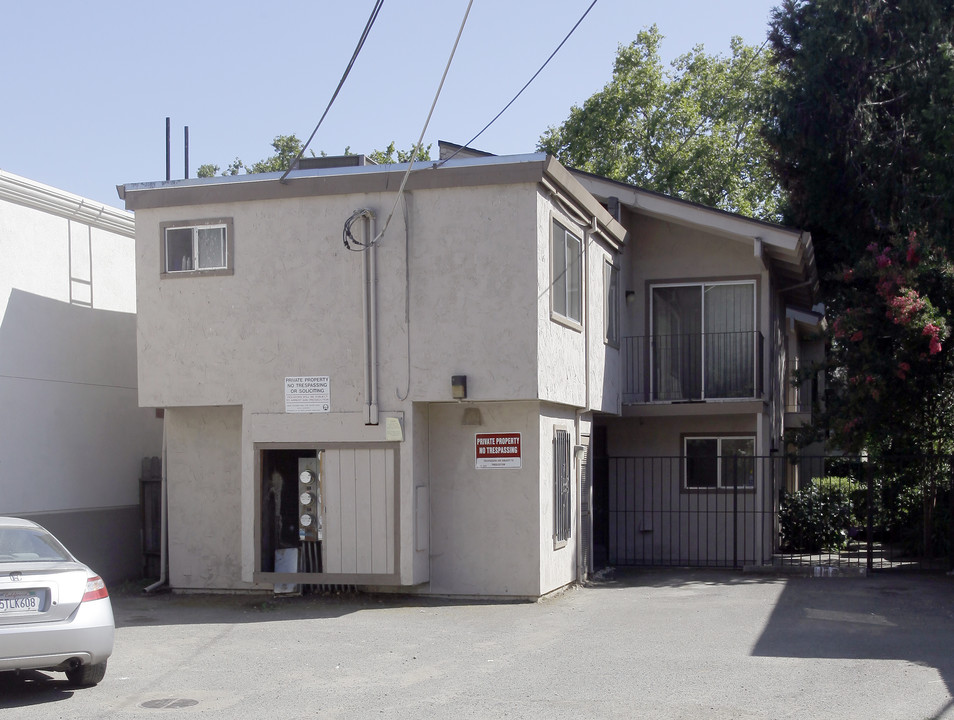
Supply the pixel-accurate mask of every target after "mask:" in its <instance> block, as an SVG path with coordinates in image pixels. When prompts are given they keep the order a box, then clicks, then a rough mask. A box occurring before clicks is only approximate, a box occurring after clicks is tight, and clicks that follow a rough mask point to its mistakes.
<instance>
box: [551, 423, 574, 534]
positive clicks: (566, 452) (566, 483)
mask: <svg viewBox="0 0 954 720" xmlns="http://www.w3.org/2000/svg"><path fill="white" fill-rule="evenodd" d="M571 449H572V448H571V447H570V433H569V432H567V431H566V430H559V429H558V430H556V432H555V434H554V438H553V540H554V542H555V543H558V544H563V543H566V541H567V540H569V539H570V527H571V524H572V523H571V521H572V518H571V515H570V458H571V457H572V453H571Z"/></svg>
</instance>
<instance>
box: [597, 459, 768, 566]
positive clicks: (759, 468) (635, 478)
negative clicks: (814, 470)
mask: <svg viewBox="0 0 954 720" xmlns="http://www.w3.org/2000/svg"><path fill="white" fill-rule="evenodd" d="M687 462H691V459H689V460H687V458H684V457H628V458H621V457H611V458H609V477H608V522H609V528H608V537H609V548H608V549H609V564H610V565H662V566H693V567H742V566H744V565H752V564H764V563H767V562H771V561H772V557H773V554H774V550H775V537H776V528H775V481H776V473H775V465H776V464H777V461H776V460H775V459H774V458H752V457H748V458H731V459H722V458H720V459H719V460H718V462H719V463H723V462H724V463H726V464H724V465H720V466H719V471H718V472H717V473H716V476H715V477H714V478H713V481H712V487H708V488H699V487H688V486H687V484H686V482H685V467H686V463H687Z"/></svg>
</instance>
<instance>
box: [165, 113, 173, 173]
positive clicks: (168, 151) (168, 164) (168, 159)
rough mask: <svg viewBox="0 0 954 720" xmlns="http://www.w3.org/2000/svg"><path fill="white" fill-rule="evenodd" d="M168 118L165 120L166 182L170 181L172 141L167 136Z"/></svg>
mask: <svg viewBox="0 0 954 720" xmlns="http://www.w3.org/2000/svg"><path fill="white" fill-rule="evenodd" d="M169 120H170V119H169V118H166V182H169V181H170V180H172V154H171V153H172V139H171V137H170V136H169V128H170V127H171V126H170V124H169Z"/></svg>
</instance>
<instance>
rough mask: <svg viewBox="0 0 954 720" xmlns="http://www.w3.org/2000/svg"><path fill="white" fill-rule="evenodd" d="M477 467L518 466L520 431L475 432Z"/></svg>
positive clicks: (479, 468) (485, 468)
mask: <svg viewBox="0 0 954 720" xmlns="http://www.w3.org/2000/svg"><path fill="white" fill-rule="evenodd" d="M475 443H476V444H475V455H476V458H477V469H478V470H488V469H494V468H519V467H520V433H477V436H476V441H475Z"/></svg>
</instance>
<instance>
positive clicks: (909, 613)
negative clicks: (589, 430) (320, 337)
mask: <svg viewBox="0 0 954 720" xmlns="http://www.w3.org/2000/svg"><path fill="white" fill-rule="evenodd" d="M113 604H114V611H115V614H116V619H117V638H116V649H115V652H114V655H113V658H112V659H111V660H110V665H109V670H108V671H107V674H106V678H105V680H104V681H103V682H102V683H101V684H100V685H99V686H97V687H95V688H88V689H79V690H74V689H72V688H69V686H68V685H66V683H65V681H64V680H63V677H64V676H63V675H60V674H55V673H53V674H50V673H28V674H26V675H25V676H24V677H21V678H17V679H12V678H0V708H16V717H17V718H18V720H19V719H21V718H22V719H29V718H43V719H44V720H47V719H48V718H53V717H64V718H66V717H69V718H73V717H97V718H156V717H159V716H162V717H175V718H191V717H208V718H232V717H239V716H246V717H294V718H299V717H314V718H365V717H383V718H402V719H403V718H447V717H454V718H501V717H506V718H531V717H532V718H538V717H547V718H686V719H688V718H693V719H696V718H706V719H707V720H708V719H710V718H839V719H845V718H859V719H860V718H864V719H865V720H867V719H869V718H898V719H902V718H903V719H905V720H907V719H910V718H948V719H954V699H952V688H954V578H951V577H946V576H889V575H879V576H875V577H871V578H821V579H808V578H778V577H761V576H754V577H753V576H749V575H742V574H736V573H730V572H713V571H640V572H626V573H622V572H616V573H609V574H607V575H605V576H603V577H601V578H599V579H598V580H596V581H594V582H593V583H591V584H589V585H588V586H586V587H573V588H570V589H568V590H566V591H565V592H562V593H560V594H558V595H557V596H555V597H550V598H547V599H545V600H543V601H541V602H538V603H531V604H494V603H481V602H469V601H442V600H433V599H421V598H414V597H409V596H396V597H391V596H367V595H360V594H357V595H344V596H340V595H330V596H312V597H303V598H282V599H273V598H270V597H269V598H264V597H261V596H257V597H249V596H190V595H185V596H183V595H160V596H142V595H139V594H135V593H132V594H125V593H118V594H114V596H113ZM11 717H12V715H11Z"/></svg>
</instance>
